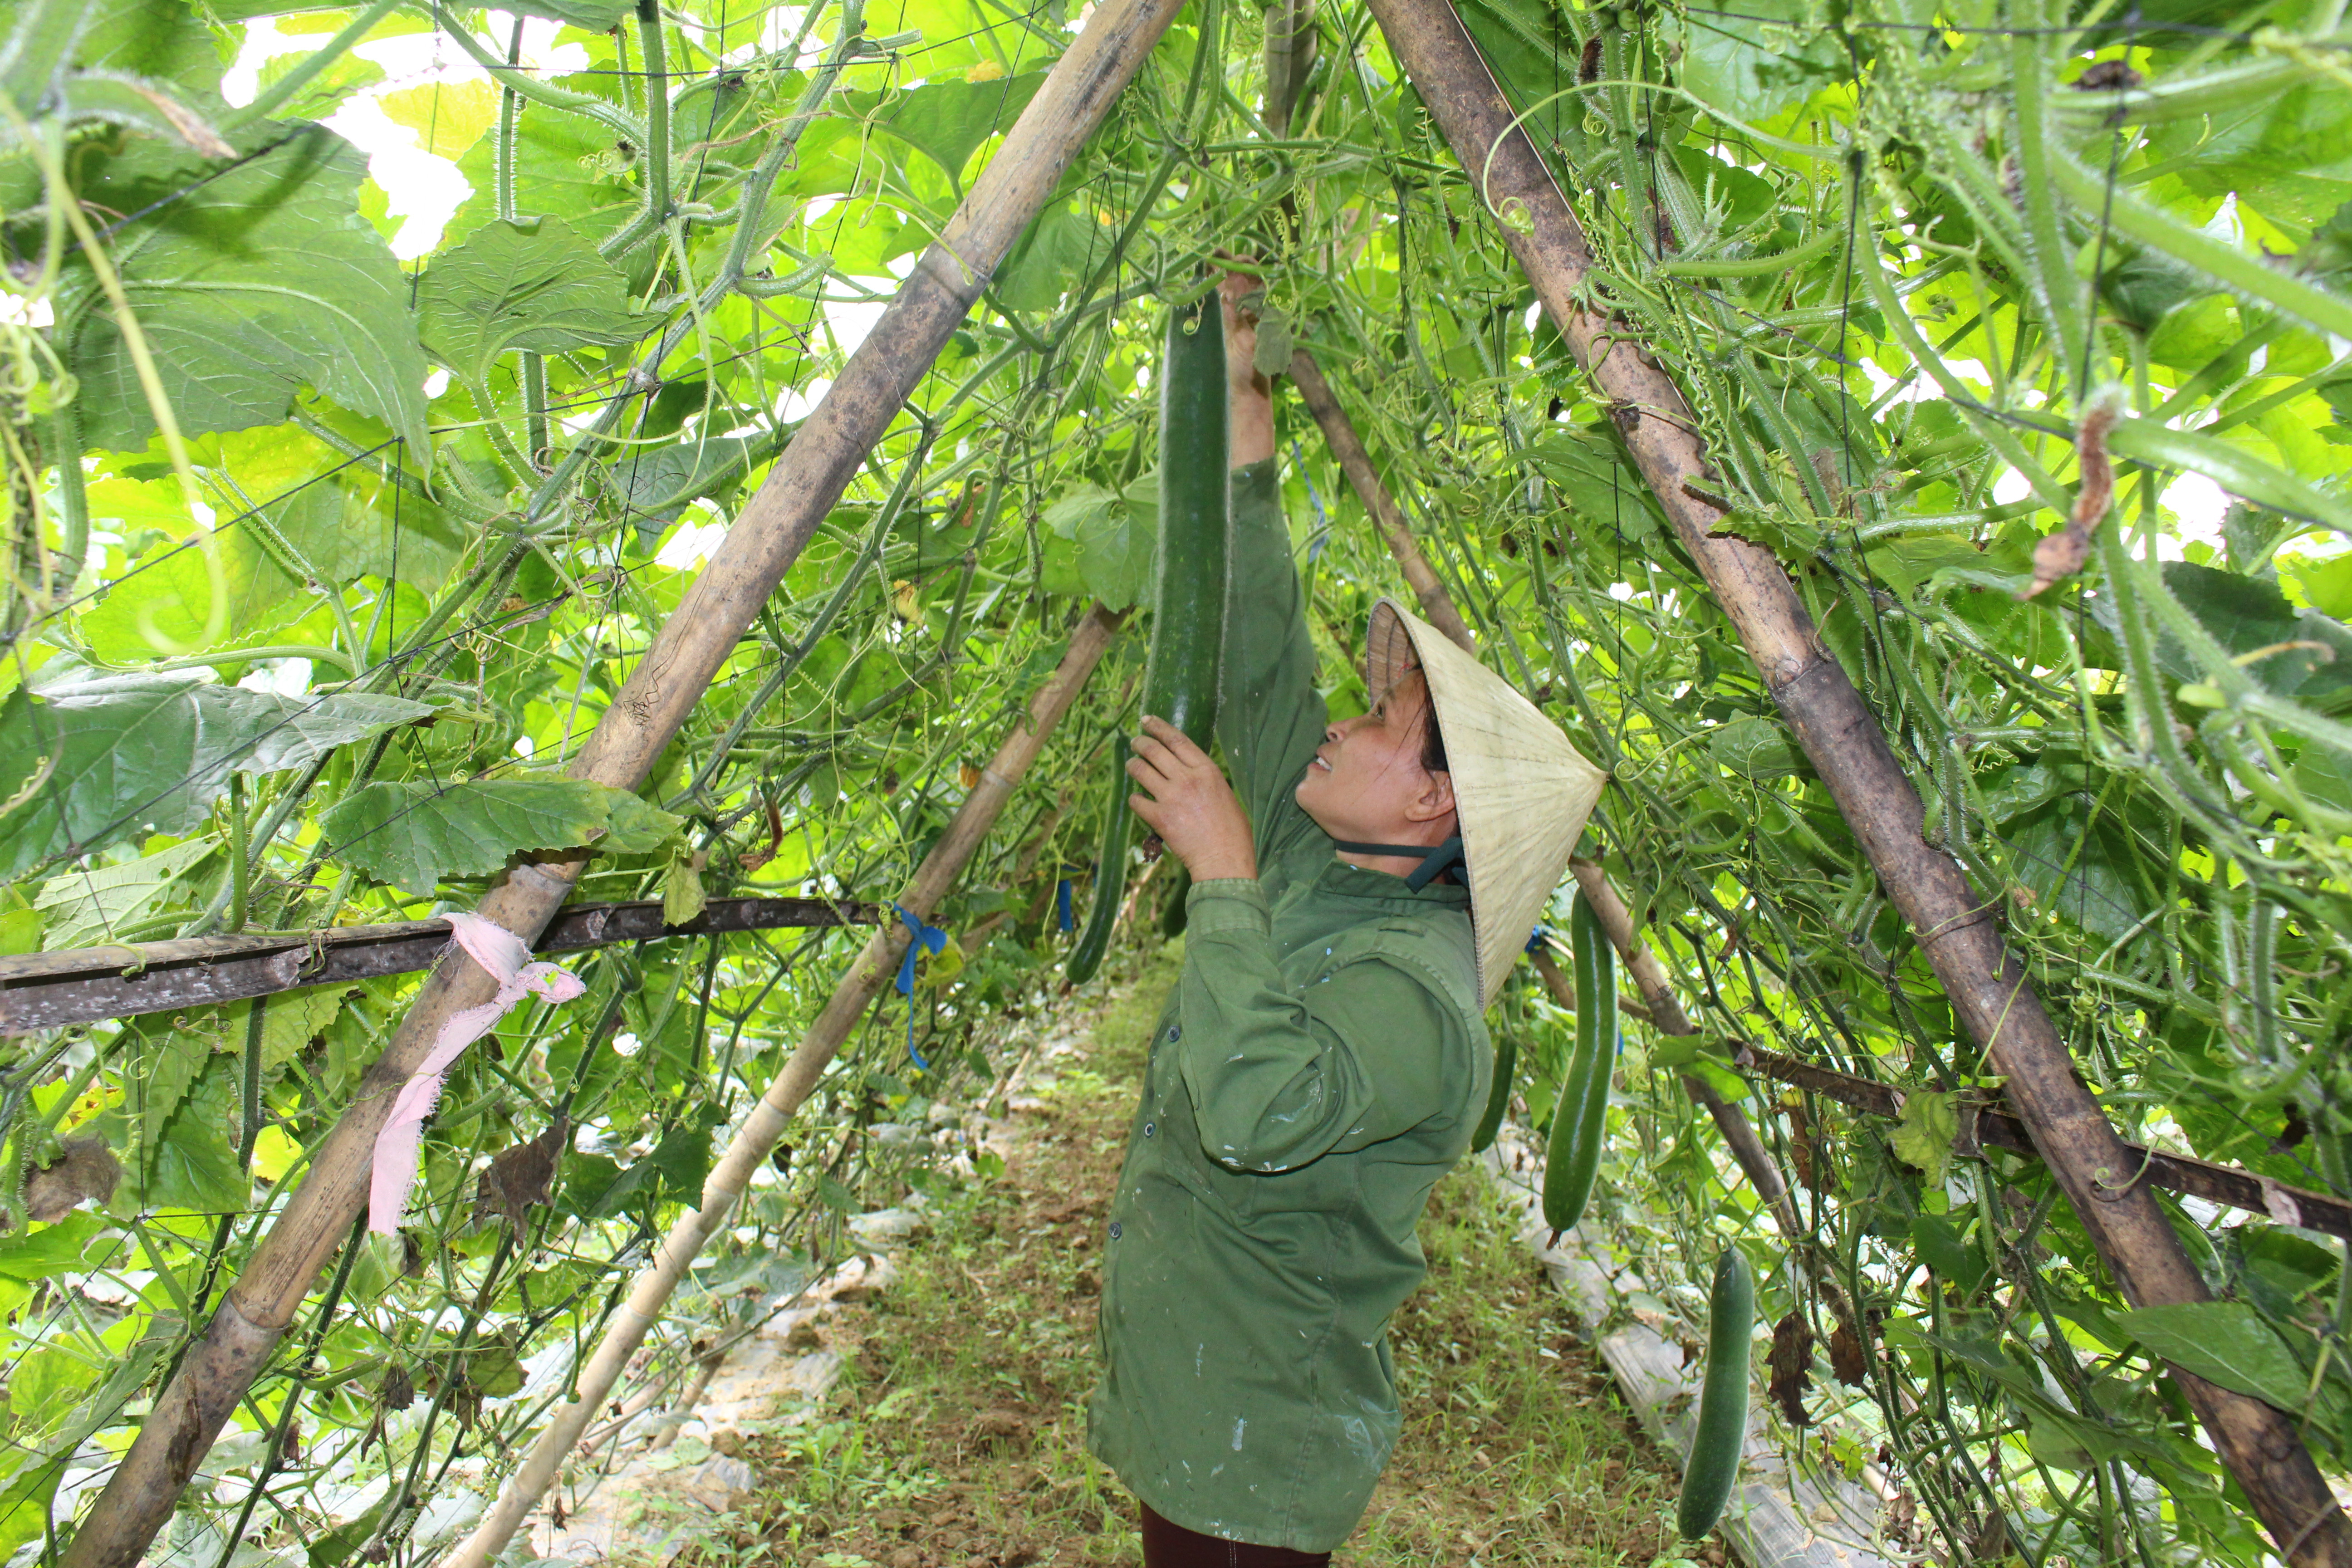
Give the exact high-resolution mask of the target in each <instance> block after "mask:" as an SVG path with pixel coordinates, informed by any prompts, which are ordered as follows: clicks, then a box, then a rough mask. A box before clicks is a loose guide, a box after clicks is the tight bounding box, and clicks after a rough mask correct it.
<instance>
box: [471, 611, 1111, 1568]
mask: <svg viewBox="0 0 2352 1568" xmlns="http://www.w3.org/2000/svg"><path fill="white" fill-rule="evenodd" d="M1119 619H1120V617H1119V616H1117V615H1114V614H1112V613H1111V612H1110V611H1108V610H1106V609H1104V608H1103V607H1102V606H1101V605H1096V606H1095V607H1094V608H1093V610H1092V611H1090V612H1089V613H1088V614H1087V617H1086V619H1085V620H1084V621H1082V622H1081V623H1079V626H1078V629H1077V631H1076V634H1075V635H1073V636H1072V637H1071V638H1070V647H1069V651H1068V652H1066V653H1065V654H1064V655H1063V656H1062V663H1061V667H1060V668H1058V669H1056V670H1055V672H1054V677H1053V679H1050V680H1048V681H1047V682H1046V683H1045V687H1044V689H1041V690H1040V691H1039V692H1038V693H1037V695H1036V697H1035V698H1034V700H1032V701H1031V702H1030V704H1029V710H1028V713H1027V714H1026V716H1025V719H1024V721H1021V722H1017V723H1015V724H1014V725H1013V732H1012V733H1011V734H1010V735H1008V736H1006V737H1005V740H1004V743H1003V745H1002V746H1000V747H998V748H997V752H996V755H995V757H994V759H993V760H992V761H991V762H990V763H989V764H988V766H987V767H985V768H983V769H982V770H981V775H980V783H979V784H975V785H974V786H973V787H972V790H971V794H970V795H966V796H965V797H964V803H963V805H962V806H961V808H960V809H959V810H958V811H957V812H956V815H955V820H954V821H953V822H951V823H950V824H949V825H948V830H947V832H946V833H945V834H944V835H943V836H942V837H940V841H939V843H938V844H937V845H935V846H934V847H932V849H931V852H930V853H929V855H927V856H925V857H924V858H923V863H922V865H921V866H920V867H919V868H917V870H916V872H915V876H914V879H913V880H912V881H911V882H909V883H908V887H907V890H906V891H905V892H904V893H903V894H901V895H900V896H899V899H898V901H899V903H901V904H902V905H904V906H905V907H906V908H907V910H908V912H910V913H912V914H913V915H914V916H915V917H916V918H917V919H918V920H923V921H928V920H929V919H930V917H931V912H932V911H933V910H936V909H938V908H939V905H940V900H941V899H942V898H943V897H945V896H946V894H947V891H948V889H950V888H951V887H953V886H954V885H955V879H956V878H957V877H959V876H960V875H961V874H962V871H963V868H964V865H965V863H966V862H967V861H969V860H970V859H971V857H972V853H973V851H975V850H977V849H978V848H979V847H980V845H981V841H982V838H984V837H986V836H987V833H988V830H989V829H990V828H991V827H992V826H994V825H995V822H996V818H997V816H998V814H999V813H1001V812H1002V811H1003V809H1004V803H1005V802H1006V801H1007V800H1008V799H1010V798H1011V797H1012V795H1013V789H1014V787H1015V786H1016V785H1018V784H1020V782H1021V778H1022V775H1023V774H1024V773H1027V772H1028V771H1029V764H1030V763H1032V762H1034V761H1035V760H1036V756H1037V753H1038V752H1039V750H1040V749H1042V748H1043V747H1044V745H1045V738H1046V737H1047V736H1048V735H1050V734H1052V733H1053V731H1054V726H1055V724H1057V723H1059V722H1061V719H1062V715H1063V714H1065V713H1066V712H1068V711H1069V709H1070V704H1071V702H1072V701H1073V700H1075V699H1076V697H1077V694H1078V689H1079V688H1081V687H1082V686H1084V685H1085V684H1086V681H1087V677H1088V676H1090V675H1092V674H1093V673H1094V669H1095V665H1096V663H1097V661H1099V660H1100V659H1101V658H1102V653H1103V649H1104V648H1105V647H1107V646H1108V644H1109V642H1110V639H1111V636H1112V634H1113V633H1114V632H1116V631H1117V630H1118V623H1119ZM907 941H908V931H907V928H906V927H905V926H904V925H903V924H899V923H896V922H894V923H893V924H891V925H889V926H887V927H886V928H884V929H883V930H881V931H877V932H875V933H874V936H873V937H872V938H871V939H870V940H869V941H868V942H866V951H865V952H861V953H859V954H858V955H857V958H856V961H855V962H854V963H851V964H850V966H849V973H848V974H847V975H846V976H845V977H844V978H843V980H842V982H841V984H839V985H838V986H837V987H835V990H834V993H833V996H832V998H831V1000H829V1001H827V1002H826V1003H825V1005H824V1011H823V1012H822V1013H819V1014H818V1015H817V1017H816V1022H814V1024H811V1025H810V1026H809V1031H808V1034H807V1036H806V1037H803V1039H802V1041H801V1043H800V1046H799V1047H798V1048H797V1049H795V1050H794V1051H793V1055H792V1058H791V1059H790V1060H789V1061H787V1062H785V1064H784V1067H783V1070H782V1071H781V1072H779V1073H778V1074H776V1077H775V1080H774V1081H773V1082H772V1083H771V1084H769V1085H768V1091H767V1093H765V1094H763V1095H761V1097H760V1102H759V1103H758V1104H757V1105H755V1106H753V1107H752V1108H751V1114H750V1115H749V1116H747V1117H745V1118H744V1121H743V1124H742V1126H740V1128H738V1129H736V1131H735V1136H734V1137H733V1138H732V1139H730V1141H729V1142H728V1144H727V1150H726V1152H724V1153H723V1154H721V1155H720V1156H719V1162H718V1163H717V1164H716V1165H714V1166H713V1167H712V1168H711V1172H710V1177H709V1180H708V1181H707V1182H705V1183H704V1184H703V1188H702V1206H701V1207H700V1208H698V1209H696V1210H695V1211H693V1212H692V1213H690V1214H687V1215H680V1216H679V1217H678V1219H677V1222H676V1223H675V1224H673V1225H672V1226H670V1228H669V1234H668V1235H667V1236H666V1237H663V1238H662V1244H661V1247H660V1250H659V1251H657V1252H656V1254H655V1256H654V1261H653V1262H652V1263H651V1264H650V1265H648V1266H647V1267H646V1268H645V1269H644V1271H642V1272H641V1273H639V1274H638V1276H637V1279H636V1283H635V1287H634V1288H633V1289H631V1290H630V1292H629V1300H628V1301H627V1303H626V1304H625V1305H624V1306H622V1307H621V1308H619V1309H618V1310H615V1311H614V1314H613V1316H612V1319H611V1321H609V1322H608V1323H607V1324H606V1326H605V1329H604V1338H603V1339H601V1340H600V1341H598V1342H597V1344H596V1349H595V1351H594V1352H593V1354H591V1355H590V1356H589V1358H588V1359H587V1361H586V1362H585V1363H583V1365H582V1366H581V1368H580V1372H579V1375H578V1376H577V1378H575V1379H574V1381H573V1384H572V1397H571V1399H570V1400H569V1401H568V1402H566V1403H565V1404H564V1405H562V1408H560V1409H559V1410H558V1411H557V1412H556V1413H555V1415H554V1416H553V1418H552V1419H551V1420H550V1421H549V1422H548V1424H547V1425H546V1426H543V1427H541V1429H540V1434H539V1437H538V1440H537V1441H535V1442H534V1443H532V1444H531V1446H530V1453H529V1454H528V1455H526V1456H525V1457H524V1458H523V1461H522V1466H521V1468H520V1469H518V1470H517V1471H516V1472H515V1474H514V1477H513V1479H510V1480H509V1481H508V1482H507V1485H506V1489H505V1490H504V1491H502V1492H500V1493H499V1500H498V1501H497V1503H496V1504H494V1505H493V1506H492V1507H491V1509H490V1510H489V1511H488V1513H486V1514H484V1515H483V1516H482V1521H481V1523H480V1524H478V1526H476V1527H475V1530H474V1533H473V1534H472V1535H471V1536H469V1537H468V1538H467V1541H466V1542H465V1543H464V1544H463V1545H461V1546H459V1547H458V1548H457V1550H456V1551H455V1552H451V1553H450V1554H449V1556H448V1557H447V1558H446V1559H445V1560H444V1562H443V1563H442V1568H488V1563H489V1562H490V1560H491V1559H492V1558H494V1557H496V1556H497V1555H498V1554H499V1552H501V1551H503V1550H505V1547H506V1544H507V1542H508V1541H509V1540H510V1539H511V1538H512V1537H513V1535H514V1532H515V1531H516V1530H517V1529H519V1528H520V1526H521V1524H522V1521H524V1519H526V1518H527V1517H529V1515H530V1511H531V1510H533V1509H534V1508H536V1507H537V1506H538V1504H539V1500H540V1498H541V1496H542V1495H544V1494H545V1492H546V1490H547V1489H548V1487H549V1486H550V1485H551V1484H552V1483H553V1482H554V1480H555V1477H556V1473H557V1471H559V1470H560V1469H561V1468H562V1465H563V1461H564V1459H565V1458H567V1457H568V1456H569V1455H570V1454H571V1452H572V1449H573V1447H576V1446H577V1445H578V1443H579V1441H580V1436H581V1434H582V1433H583V1432H585V1431H586V1430H587V1428H588V1423H589V1422H590V1420H592V1419H593V1417H594V1416H595V1414H596V1412H597V1410H598V1409H600V1408H601V1407H602V1406H603V1405H604V1396H605V1395H606V1394H609V1393H611V1392H612V1388H613V1384H614V1383H615V1382H617V1381H618V1380H619V1378H620V1375H621V1373H623V1371H625V1369H626V1368H627V1366H628V1364H629V1358H630V1357H631V1356H633V1355H635V1353H636V1352H637V1348H638V1346H640V1345H642V1344H643V1343H644V1342H645V1338H646V1334H647V1333H648V1332H649V1331H651V1330H652V1328H653V1326H654V1324H655V1323H656V1322H658V1321H660V1319H661V1315H662V1310H663V1309H664V1308H665V1307H666V1306H667V1305H668V1302H669V1299H670V1294H671V1292H672V1291H674V1290H676V1289H677V1286H678V1282H679V1281H680V1280H682V1279H685V1278H686V1272H687V1269H688V1267H689V1266H690V1265H692V1263H693V1262H694V1260H695V1258H697V1257H698V1256H700V1254H701V1252H702V1248H703V1246H704V1244H705V1243H707V1242H708V1241H709V1239H710V1237H713V1236H715V1235H717V1234H718V1232H719V1229H720V1227H721V1226H725V1225H726V1223H727V1216H728V1215H730V1214H731V1213H732V1212H733V1211H734V1208H735V1205H736V1204H737V1203H738V1202H739V1201H740V1199H741V1198H742V1196H743V1190H744V1188H745V1187H746V1186H747V1185H748V1184H750V1182H751V1173H753V1172H754V1171H756V1170H758V1169H759V1168H760V1166H761V1164H762V1163H765V1162H766V1160H767V1158H768V1154H769V1152H770V1151H772V1150H773V1149H774V1148H775V1146H776V1141H777V1140H778V1139H780V1138H782V1136H783V1133H784V1129H785V1128H786V1127H788V1126H790V1125H791V1124H792V1120H793V1115H794V1114H795V1113H796V1112H797V1111H798V1110H800V1108H801V1102H802V1101H803V1100H806V1099H807V1098H808V1096H809V1091H810V1090H811V1089H814V1088H815V1087H816V1084H817V1079H819V1078H820V1077H822V1076H823V1075H824V1069H825V1068H826V1066H827V1065H828V1064H830V1063H831V1062H832V1060H833V1058H834V1057H835V1055H836V1054H837V1053H838V1052H839V1051H840V1049H841V1045H842V1042H843V1041H844V1040H845V1039H847V1038H848V1037H849V1032H850V1030H851V1029H853V1028H855V1027H856V1025H857V1020H858V1019H859V1018H860V1017H861V1016H864V1014H865V1012H866V1007H867V1006H868V1005H870V1004H871V1003H872V1002H873V1000H874V998H875V997H876V996H877V995H879V994H881V991H882V988H883V987H884V986H885V985H887V984H889V983H890V980H891V977H892V976H893V975H894V974H896V973H898V964H899V961H900V960H901V959H903V958H904V957H905V956H906V952H907Z"/></svg>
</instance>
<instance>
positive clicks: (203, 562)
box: [81, 481, 310, 665]
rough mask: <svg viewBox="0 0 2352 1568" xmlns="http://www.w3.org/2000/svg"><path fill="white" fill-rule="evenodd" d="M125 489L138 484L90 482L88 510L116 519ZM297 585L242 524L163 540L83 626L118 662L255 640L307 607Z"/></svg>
mask: <svg viewBox="0 0 2352 1568" xmlns="http://www.w3.org/2000/svg"><path fill="white" fill-rule="evenodd" d="M127 488H134V487H131V486H129V483H128V481H112V482H110V483H107V484H103V485H94V486H92V487H91V489H92V491H93V494H92V496H91V500H92V502H93V505H92V507H91V515H92V516H93V517H94V518H106V519H107V520H108V521H118V518H117V517H116V515H115V514H114V513H113V512H112V511H110V510H109V508H110V507H114V506H121V505H122V502H123V500H125V499H126V498H125V497H124V496H123V495H122V491H123V490H124V489H127ZM135 488H136V489H142V490H163V489H167V488H168V489H173V490H176V489H177V486H176V485H173V484H171V482H170V481H162V482H159V483H157V484H155V485H152V486H138V487H135ZM122 510H131V509H130V508H129V507H123V508H122ZM119 521H130V520H128V519H120V520H119ZM207 548H209V550H210V551H211V552H212V554H213V555H214V556H215V557H217V559H218V561H219V564H220V584H219V585H220V588H221V590H222V593H221V597H220V600H219V606H220V615H219V617H218V620H217V622H214V621H213V620H212V619H211V617H212V612H213V607H214V602H215V601H214V582H213V574H212V562H211V561H210V560H208V559H207V556H206V551H207ZM300 586H301V584H299V583H297V582H296V581H295V580H294V579H293V578H292V577H290V576H289V575H288V574H286V573H285V572H284V571H283V570H282V569H280V568H279V566H278V563H276V562H275V561H272V560H271V559H270V558H269V556H268V554H267V553H265V552H263V550H262V549H261V546H260V543H259V542H258V541H257V539H256V538H255V536H254V535H253V534H252V533H251V532H249V531H247V530H246V529H243V528H233V529H223V530H222V531H219V532H217V533H215V534H213V535H212V537H211V541H210V543H209V546H207V544H206V542H205V541H203V540H201V539H197V540H193V541H192V540H189V539H184V538H173V539H166V540H161V541H158V542H156V543H155V544H154V545H152V547H150V548H149V549H148V550H147V551H146V552H144V553H143V554H142V555H141V557H140V559H139V561H138V562H137V563H135V564H134V565H133V566H132V567H131V569H130V570H129V571H127V572H125V573H124V574H122V576H121V577H120V578H118V579H117V580H116V581H115V583H114V584H113V585H112V586H110V587H109V588H108V589H107V590H106V591H105V593H104V594H103V595H101V596H100V598H99V600H98V602H97V603H96V604H95V605H91V606H90V607H89V609H87V610H85V611H83V612H82V616H81V633H82V636H83V637H86V638H87V639H89V648H90V651H91V652H92V653H94V654H96V655H97V656H98V657H99V658H101V659H103V660H105V661H106V662H108V663H110V664H119V665H128V664H136V663H139V662H140V661H142V660H145V659H151V658H155V657H156V656H157V655H158V654H166V655H169V654H182V653H194V652H197V651H198V650H200V649H207V648H219V647H236V646H237V645H238V644H240V643H242V644H246V645H247V646H250V645H252V644H254V643H257V642H261V641H265V640H267V638H268V634H269V633H271V632H273V631H276V630H277V629H278V627H280V626H285V625H287V624H288V623H289V622H291V621H293V620H296V619H298V618H299V617H300V616H302V615H304V614H305V613H307V612H308V611H309V609H310V603H309V602H308V600H307V596H298V595H297V594H296V590H297V589H298V588H299V587H300ZM208 629H210V630H211V631H212V633H213V635H212V636H210V637H207V636H206V635H205V633H206V631H207V630H208Z"/></svg>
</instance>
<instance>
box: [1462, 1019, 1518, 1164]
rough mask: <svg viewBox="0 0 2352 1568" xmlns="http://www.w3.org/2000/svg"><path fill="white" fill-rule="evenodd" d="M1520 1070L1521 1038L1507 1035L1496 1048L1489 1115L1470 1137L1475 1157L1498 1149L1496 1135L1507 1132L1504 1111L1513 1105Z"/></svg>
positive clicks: (1489, 1097)
mask: <svg viewBox="0 0 2352 1568" xmlns="http://www.w3.org/2000/svg"><path fill="white" fill-rule="evenodd" d="M1518 1070H1519V1037H1517V1035H1510V1034H1507V1035H1505V1036H1504V1037H1503V1043H1502V1044H1501V1045H1499V1046H1496V1047H1495V1082H1494V1085H1493V1087H1491V1088H1489V1089H1487V1090H1486V1115H1484V1116H1481V1117H1480V1118H1478V1131H1475V1132H1473V1133H1472V1134H1470V1152H1472V1153H1473V1154H1483V1153H1485V1152H1486V1151H1487V1150H1489V1149H1491V1148H1493V1147H1494V1146H1495V1136H1496V1133H1498V1132H1500V1131H1502V1130H1503V1112H1505V1111H1506V1110H1509V1109H1510V1106H1511V1083H1512V1080H1513V1079H1515V1078H1516V1077H1517V1074H1518Z"/></svg>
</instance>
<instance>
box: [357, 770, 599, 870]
mask: <svg viewBox="0 0 2352 1568" xmlns="http://www.w3.org/2000/svg"><path fill="white" fill-rule="evenodd" d="M621 793H624V792H621V791H612V790H607V789H606V788H605V787H604V785H602V784H588V783H585V782H583V781H582V780H578V779H546V780H539V779H487V780H475V781H472V782H468V783H463V784H446V785H438V784H369V785H367V786H366V787H364V788H362V789H359V790H356V791H354V792H353V793H352V794H351V795H346V796H345V797H344V798H343V799H341V801H338V802H337V803H336V804H335V805H333V806H332V807H331V808H330V809H329V810H328V811H327V812H326V813H325V814H324V815H322V816H320V818H319V831H320V834H321V835H322V836H323V837H325V838H326V840H327V841H328V842H329V843H330V844H331V845H333V846H334V848H333V850H332V853H333V854H335V855H336V856H337V857H338V858H341V859H343V860H347V861H349V862H350V863H351V864H352V865H354V866H357V867H358V868H360V869H361V870H362V871H365V872H366V873H367V874H368V875H370V876H372V877H373V878H375V879H377V880H379V881H384V882H389V883H391V884H392V885H393V886H394V887H396V888H398V889H402V890H403V891H404V892H409V893H417V894H424V893H429V892H431V891H432V890H433V889H434V887H435V885H436V884H437V883H438V882H440V880H441V879H443V878H444V877H448V876H480V875H482V874H484V873H486V872H490V871H496V870H499V869H500V868H503V867H504V866H505V865H506V863H507V858H508V857H509V856H510V855H513V854H514V853H516V852H517V851H518V850H525V849H569V848H572V847H575V846H577V845H582V844H585V843H587V842H588V841H589V840H590V839H591V838H593V837H595V835H596V834H597V833H598V832H600V831H601V830H603V829H604V826H605V825H606V823H607V822H608V821H609V820H610V819H611V816H612V809H613V808H612V803H611V798H610V797H611V796H612V795H616V794H621Z"/></svg>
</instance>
